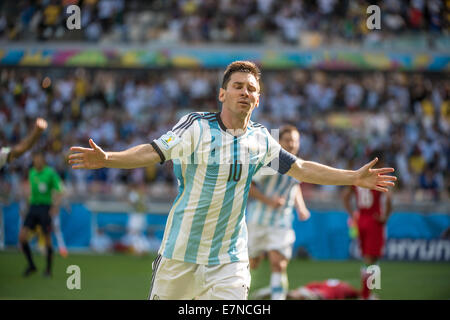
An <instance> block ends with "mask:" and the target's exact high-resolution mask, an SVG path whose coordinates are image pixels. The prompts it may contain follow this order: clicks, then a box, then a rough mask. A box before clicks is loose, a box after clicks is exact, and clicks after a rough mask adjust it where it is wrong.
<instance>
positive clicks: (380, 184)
mask: <svg viewBox="0 0 450 320" xmlns="http://www.w3.org/2000/svg"><path fill="white" fill-rule="evenodd" d="M377 162H378V158H375V159H373V160H372V161H371V162H369V163H368V164H366V165H365V166H363V167H361V168H360V169H358V170H357V171H356V173H357V177H356V180H355V183H354V184H355V185H356V186H358V187H362V188H367V189H373V190H376V191H380V192H388V191H389V190H388V188H387V187H393V186H395V183H394V182H393V181H396V180H397V177H395V176H388V175H385V174H386V173H390V172H394V171H395V170H394V168H380V169H372V167H373V166H374V165H375V164H376V163H377Z"/></svg>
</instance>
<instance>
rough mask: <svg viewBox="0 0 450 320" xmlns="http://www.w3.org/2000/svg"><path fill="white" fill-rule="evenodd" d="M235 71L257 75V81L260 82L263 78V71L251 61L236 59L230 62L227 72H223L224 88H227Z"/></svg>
mask: <svg viewBox="0 0 450 320" xmlns="http://www.w3.org/2000/svg"><path fill="white" fill-rule="evenodd" d="M235 72H245V73H250V74H252V75H254V76H255V79H256V81H258V83H259V79H260V78H261V71H260V70H259V68H258V66H257V65H256V64H254V63H253V62H251V61H234V62H232V63H230V64H229V65H228V66H227V68H226V70H225V72H224V73H223V80H222V89H226V88H227V85H228V82H229V81H230V78H231V75H232V74H233V73H235Z"/></svg>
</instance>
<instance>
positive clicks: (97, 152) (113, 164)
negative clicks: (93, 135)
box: [69, 139, 161, 169]
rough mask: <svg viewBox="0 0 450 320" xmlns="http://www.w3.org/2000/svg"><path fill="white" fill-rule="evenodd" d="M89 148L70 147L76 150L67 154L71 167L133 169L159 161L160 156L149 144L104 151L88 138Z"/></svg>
mask: <svg viewBox="0 0 450 320" xmlns="http://www.w3.org/2000/svg"><path fill="white" fill-rule="evenodd" d="M89 145H90V146H91V148H82V147H72V148H70V150H71V151H73V152H76V153H73V154H71V155H69V164H71V165H72V169H100V168H119V169H134V168H140V167H148V166H149V165H152V164H155V163H157V162H159V161H161V158H160V156H159V155H158V153H157V152H156V151H155V149H154V148H153V147H152V146H151V145H150V144H141V145H138V146H135V147H132V148H130V149H127V150H124V151H120V152H105V151H103V150H102V149H101V148H100V147H99V146H97V145H96V144H95V143H94V141H93V140H92V139H89Z"/></svg>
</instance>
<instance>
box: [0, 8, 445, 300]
mask: <svg viewBox="0 0 450 320" xmlns="http://www.w3.org/2000/svg"><path fill="white" fill-rule="evenodd" d="M72 4H75V5H78V6H79V7H80V9H81V10H80V13H81V28H80V29H79V30H69V29H68V28H67V26H66V21H67V18H68V16H69V15H70V14H67V11H66V9H67V7H68V6H69V5H72ZM370 4H376V5H378V6H379V7H380V9H381V29H380V30H369V29H368V28H367V26H366V20H367V18H368V17H369V14H367V12H366V10H367V7H368V6H369V5H370ZM449 9H450V1H438V0H429V1H425V0H409V1H408V0H389V1H345V0H344V1H337V0H315V1H314V0H312V1H302V0H289V1H276V0H217V1H214V0H184V1H183V0H180V1H175V0H172V1H169V0H167V1H163V0H159V1H158V0H155V1H133V0H131V1H125V0H85V1H82V0H66V1H50V0H41V1H22V0H20V1H2V2H0V146H10V145H13V144H15V143H17V142H18V141H20V139H21V138H23V137H24V136H25V135H26V134H27V132H28V131H29V128H30V126H31V125H32V123H33V121H34V119H35V118H36V117H38V116H41V117H44V118H45V119H47V120H48V121H49V129H48V130H47V132H46V133H45V134H44V136H43V137H42V138H41V139H40V141H39V144H38V145H37V146H36V148H39V149H43V150H45V152H46V160H47V163H48V164H49V165H50V166H52V167H53V168H55V169H56V170H57V171H58V173H59V174H60V175H61V177H62V178H63V180H64V184H65V197H64V207H63V208H62V210H61V215H60V219H61V230H62V233H63V236H64V240H65V243H66V245H67V248H68V249H69V257H67V258H66V259H63V258H62V257H57V260H56V262H55V275H54V277H53V279H51V280H49V279H40V278H39V276H35V277H34V278H31V279H23V278H21V273H20V271H21V270H22V267H24V266H25V259H24V257H23V256H22V255H21V254H20V252H19V249H18V245H17V243H18V230H19V226H20V224H21V222H22V218H23V216H24V214H25V213H26V210H27V204H26V198H25V194H26V193H25V192H24V191H25V190H26V189H27V188H28V186H27V172H28V169H29V168H30V165H31V153H30V152H29V153H27V154H26V155H24V156H23V157H22V158H21V159H20V160H19V161H16V162H15V163H13V164H10V165H9V166H7V167H6V168H3V169H2V170H1V171H0V201H1V203H0V212H2V217H1V218H2V219H1V233H0V234H1V242H0V245H1V248H2V250H1V251H0V299H5V298H7V299H8V298H13V299H72V298H75V299H77V298H84V299H144V298H146V295H147V290H148V287H149V284H150V277H151V261H152V259H153V258H154V257H155V252H156V250H157V248H158V246H159V242H160V240H161V239H162V234H163V230H164V225H165V221H166V218H167V212H168V209H169V208H170V205H171V202H172V200H173V199H174V198H175V196H176V187H177V186H176V181H175V180H174V177H173V175H172V171H171V169H172V168H171V166H170V163H167V164H165V165H163V166H160V165H157V166H155V167H149V168H145V169H137V170H132V171H124V170H115V169H102V170H96V171H73V170H71V169H70V168H69V166H68V165H67V163H66V157H67V155H68V153H69V151H68V148H69V147H70V146H73V145H81V146H86V145H87V143H88V138H93V139H94V141H96V143H97V144H98V145H100V146H102V147H103V148H104V149H105V150H121V149H124V148H127V147H130V146H133V145H136V144H140V143H145V142H149V141H152V140H153V139H154V138H157V137H159V136H160V135H161V134H162V133H164V132H166V131H167V130H168V129H169V128H170V127H171V126H172V125H173V124H174V123H175V122H176V120H177V119H179V118H180V117H181V116H182V115H184V114H186V113H188V112H190V111H218V110H219V108H218V107H219V104H218V100H217V94H218V88H219V82H220V79H221V74H222V73H223V70H224V68H225V66H226V65H227V64H228V63H230V62H231V61H233V60H237V59H242V60H252V61H255V62H257V63H258V64H259V66H260V67H261V68H262V71H263V77H262V81H263V93H262V97H261V104H260V107H259V108H258V109H257V110H256V111H255V112H254V114H253V116H252V120H254V121H257V122H260V123H262V124H263V125H265V126H266V127H267V128H269V129H276V128H279V127H280V125H281V124H284V123H291V124H294V125H296V126H297V127H298V128H299V129H300V132H301V149H300V153H301V156H302V157H303V158H305V159H309V160H316V161H320V162H321V163H324V164H329V165H332V166H336V167H341V168H356V167H359V166H360V165H361V164H362V163H364V162H366V161H367V159H368V156H369V154H372V153H373V152H377V153H378V154H379V155H380V157H381V158H383V159H384V161H385V164H386V165H388V166H393V167H395V168H396V169H397V172H396V174H397V176H398V178H399V182H398V185H397V187H396V188H395V189H394V190H393V191H392V192H393V201H394V210H393V215H392V216H391V218H390V220H389V221H388V223H387V236H388V240H387V244H386V250H385V255H384V259H383V261H382V262H381V270H382V289H381V290H379V292H377V293H378V294H379V296H380V297H381V298H382V299H449V298H450V268H449V262H450V232H449V230H450V229H449V227H450V206H449V204H450V202H449V199H448V194H449V187H450V183H449V165H450V163H449V152H450V143H449V142H450V139H449V133H450V77H449V69H450V64H449V62H450V35H449V30H450V29H449V21H450V15H449V12H450V10H449ZM302 188H303V192H304V197H305V201H306V204H307V206H308V207H309V208H310V209H311V212H312V217H311V219H310V220H308V221H307V222H302V223H300V222H299V221H294V227H295V231H296V235H297V240H296V243H295V253H296V256H297V257H296V258H295V259H294V261H293V262H292V263H291V265H290V267H289V277H290V281H291V287H292V288H293V287H296V286H299V285H301V284H305V283H307V282H309V281H312V280H324V279H326V278H339V279H342V280H346V281H349V282H350V283H352V284H354V285H355V286H356V287H359V253H358V250H357V247H356V245H355V244H356V239H355V238H354V237H353V234H352V232H351V230H352V229H351V226H349V223H348V216H347V215H346V213H345V211H344V209H343V206H342V203H341V199H340V192H341V191H342V189H341V188H340V187H334V186H315V185H303V186H302ZM54 243H56V242H54ZM34 248H35V250H36V252H37V253H38V252H39V243H38V242H35V243H34ZM42 259H44V258H43V257H42V258H41V260H42ZM36 260H37V263H38V266H39V261H40V260H39V257H37V259H36ZM71 264H76V265H80V267H81V270H82V277H83V278H82V290H80V291H79V292H75V291H76V290H74V291H71V290H68V289H67V288H66V286H65V283H66V282H65V281H66V278H67V276H68V275H67V274H66V273H65V271H66V267H67V266H68V265H71ZM268 281H269V267H268V264H265V265H263V268H262V269H261V270H258V271H257V272H256V273H254V274H253V282H252V291H253V290H255V289H257V288H260V287H262V286H265V285H267V284H268Z"/></svg>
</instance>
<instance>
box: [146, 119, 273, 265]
mask: <svg viewBox="0 0 450 320" xmlns="http://www.w3.org/2000/svg"><path fill="white" fill-rule="evenodd" d="M152 145H153V147H154V148H155V149H156V151H157V152H158V153H159V154H160V156H161V159H162V161H165V160H173V163H174V172H175V175H176V177H177V179H178V183H179V192H178V196H177V197H176V199H175V201H174V203H173V205H172V208H171V210H170V212H169V216H168V219H167V224H166V228H165V231H164V238H163V241H162V244H161V248H160V250H159V253H160V254H162V255H163V256H164V257H166V258H168V259H175V260H180V261H185V262H191V263H197V264H206V265H214V264H221V263H227V262H235V261H248V253H247V226H246V223H245V217H244V214H245V209H246V205H247V197H248V193H249V189H250V184H251V181H252V177H253V175H254V174H255V173H256V172H258V171H259V170H260V169H261V168H262V167H263V166H265V165H268V164H269V163H270V162H271V161H272V160H273V159H275V158H276V157H277V156H278V155H279V153H280V150H281V146H280V145H279V144H278V142H277V141H276V140H275V139H274V138H273V137H272V136H271V135H270V133H269V132H268V131H267V129H266V128H264V127H263V126H262V125H260V124H257V123H254V122H252V121H250V122H249V124H248V126H247V130H246V131H245V132H243V133H242V134H241V135H239V136H235V135H233V134H231V133H230V131H227V129H226V128H225V126H224V124H223V123H222V121H221V119H220V116H219V113H210V112H195V113H190V114H188V115H186V116H184V117H183V118H181V120H180V121H179V122H178V123H177V124H176V125H175V126H174V127H173V129H172V130H171V131H169V132H168V133H167V134H164V135H163V136H162V137H160V138H159V139H157V140H154V141H153V143H152Z"/></svg>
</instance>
